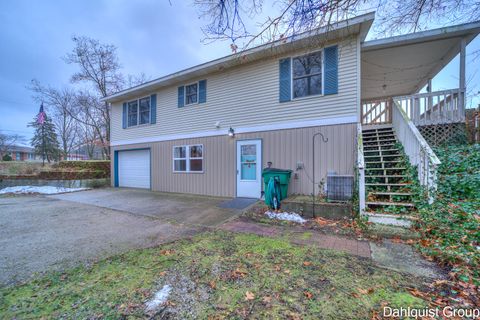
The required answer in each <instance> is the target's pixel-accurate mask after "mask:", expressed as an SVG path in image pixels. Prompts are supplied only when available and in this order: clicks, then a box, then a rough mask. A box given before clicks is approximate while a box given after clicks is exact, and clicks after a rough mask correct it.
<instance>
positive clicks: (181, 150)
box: [173, 144, 203, 172]
mask: <svg viewBox="0 0 480 320" xmlns="http://www.w3.org/2000/svg"><path fill="white" fill-rule="evenodd" d="M173 172H203V145H201V144H196V145H187V146H175V147H173Z"/></svg>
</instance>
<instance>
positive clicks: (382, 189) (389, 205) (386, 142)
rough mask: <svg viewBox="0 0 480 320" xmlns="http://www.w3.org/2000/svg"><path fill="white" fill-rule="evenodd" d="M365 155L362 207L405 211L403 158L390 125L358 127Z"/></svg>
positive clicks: (408, 202)
mask: <svg viewBox="0 0 480 320" xmlns="http://www.w3.org/2000/svg"><path fill="white" fill-rule="evenodd" d="M362 140H363V153H364V159H365V189H366V192H367V200H366V202H365V204H366V209H367V211H368V212H372V213H382V214H383V213H387V214H388V213H397V214H398V213H400V214H408V213H409V212H410V211H412V210H414V209H415V206H414V204H413V203H412V192H411V189H410V187H411V181H409V176H408V175H407V172H406V171H407V168H406V165H405V163H406V161H408V160H407V159H406V157H405V155H404V154H403V152H402V151H401V150H400V149H399V143H398V141H397V137H396V135H395V132H394V131H393V128H392V127H391V126H385V125H384V126H377V127H372V126H370V127H367V128H364V129H363V130H362Z"/></svg>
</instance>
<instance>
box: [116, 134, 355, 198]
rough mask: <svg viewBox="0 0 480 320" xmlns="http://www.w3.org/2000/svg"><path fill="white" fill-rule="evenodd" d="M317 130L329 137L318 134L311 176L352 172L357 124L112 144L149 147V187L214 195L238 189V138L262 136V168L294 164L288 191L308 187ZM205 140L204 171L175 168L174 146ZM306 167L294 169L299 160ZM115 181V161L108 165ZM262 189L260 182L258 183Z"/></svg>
mask: <svg viewBox="0 0 480 320" xmlns="http://www.w3.org/2000/svg"><path fill="white" fill-rule="evenodd" d="M316 132H321V133H323V134H324V136H325V138H327V139H328V142H327V143H323V142H321V141H320V140H321V139H317V143H316V146H317V147H316V154H315V158H316V161H315V162H316V165H315V172H316V177H315V181H316V182H319V181H320V180H321V179H325V180H326V174H327V171H335V172H337V173H338V174H350V175H353V170H354V161H355V133H356V124H343V125H331V126H322V127H310V128H299V129H288V130H276V131H265V132H254V133H247V134H238V135H236V136H235V138H230V137H228V136H227V135H222V136H215V137H205V138H194V139H181V140H172V141H163V142H154V143H144V144H132V145H126V146H117V147H113V150H128V149H135V148H151V154H152V162H151V167H152V190H154V191H163V192H180V193H194V194H204V195H212V196H226V197H234V196H235V195H236V154H235V153H236V141H237V140H245V139H262V148H263V150H262V153H263V155H262V161H263V163H262V168H264V167H266V164H267V162H268V161H272V162H273V167H276V168H282V169H292V170H294V174H293V175H292V179H291V181H290V189H289V193H300V194H310V193H311V192H312V182H311V180H310V178H309V177H311V176H312V154H313V151H312V136H313V134H314V133H316ZM192 144H203V146H204V154H203V157H204V158H203V159H204V160H203V161H204V162H203V167H204V172H203V173H174V172H173V146H177V145H192ZM298 162H303V164H304V169H301V170H298V171H295V169H296V166H297V163H298ZM112 182H113V167H112ZM262 189H263V187H262Z"/></svg>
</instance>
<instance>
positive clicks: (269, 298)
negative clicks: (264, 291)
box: [262, 296, 272, 304]
mask: <svg viewBox="0 0 480 320" xmlns="http://www.w3.org/2000/svg"><path fill="white" fill-rule="evenodd" d="M262 302H263V303H265V304H268V303H270V302H272V297H270V296H265V297H263V298H262Z"/></svg>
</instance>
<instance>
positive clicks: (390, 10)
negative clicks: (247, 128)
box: [195, 0, 480, 51]
mask: <svg viewBox="0 0 480 320" xmlns="http://www.w3.org/2000/svg"><path fill="white" fill-rule="evenodd" d="M195 4H196V5H197V6H198V8H199V11H200V15H201V16H202V17H203V18H205V19H206V20H207V24H206V26H205V28H203V31H204V33H205V34H206V38H207V39H212V40H217V39H220V40H230V41H232V49H234V51H235V50H236V48H237V47H236V41H237V40H239V39H244V40H245V43H246V44H245V47H248V46H249V45H250V44H252V43H253V42H254V41H257V40H258V41H259V42H261V43H265V42H270V41H273V40H278V39H282V38H285V37H288V36H294V35H296V34H298V33H300V32H304V31H309V30H312V29H315V28H318V27H322V26H329V25H331V24H332V23H333V22H335V21H338V20H342V19H345V18H349V17H352V16H355V15H358V14H361V13H365V12H368V11H373V10H376V11H377V17H378V19H377V20H378V22H379V24H377V26H376V28H375V29H376V31H377V32H378V33H386V34H395V33H400V32H411V31H418V30H420V29H423V28H425V26H426V25H427V24H428V23H430V22H432V21H434V22H435V23H436V24H440V25H441V24H447V23H452V22H456V23H459V22H468V21H474V20H478V19H480V2H478V1H477V0H432V1H426V0H421V1H418V0H392V1H386V0H374V1H369V0H279V1H276V2H275V4H276V5H277V6H278V8H279V11H278V14H277V15H276V16H274V17H268V18H266V19H265V20H264V21H260V28H259V30H256V31H255V32H252V31H251V30H249V29H248V28H247V26H246V24H245V23H244V21H246V18H247V17H248V18H250V19H254V18H255V17H256V16H258V14H259V13H261V12H262V7H263V4H264V0H242V1H240V0H211V1H208V0H195Z"/></svg>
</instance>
